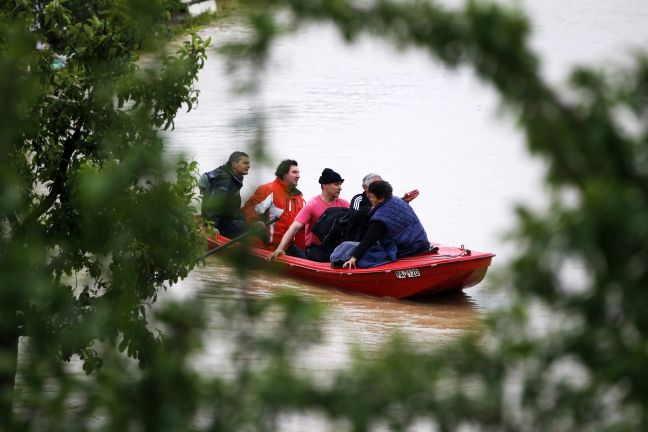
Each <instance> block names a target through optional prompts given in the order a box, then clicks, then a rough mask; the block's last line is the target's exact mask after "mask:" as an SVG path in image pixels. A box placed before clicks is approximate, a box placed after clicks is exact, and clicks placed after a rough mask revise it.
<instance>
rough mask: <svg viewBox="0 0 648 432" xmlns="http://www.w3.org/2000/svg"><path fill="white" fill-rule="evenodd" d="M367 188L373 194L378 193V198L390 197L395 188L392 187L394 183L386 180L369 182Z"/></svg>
mask: <svg viewBox="0 0 648 432" xmlns="http://www.w3.org/2000/svg"><path fill="white" fill-rule="evenodd" d="M367 190H368V191H369V192H371V193H372V194H374V195H376V198H378V199H383V198H384V199H389V198H391V197H392V195H393V193H394V189H392V185H390V184H389V182H386V181H385V180H378V181H375V182H372V183H369V186H368V187H367Z"/></svg>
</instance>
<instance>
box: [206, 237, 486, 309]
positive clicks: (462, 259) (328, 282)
mask: <svg viewBox="0 0 648 432" xmlns="http://www.w3.org/2000/svg"><path fill="white" fill-rule="evenodd" d="M227 241H228V239H227V238H225V237H222V236H221V237H219V238H218V240H217V241H214V239H210V248H211V247H214V246H216V245H218V244H222V243H225V242H227ZM435 246H437V247H438V251H437V252H436V253H427V254H422V255H417V256H415V257H408V258H402V259H399V260H398V261H395V262H392V263H389V264H384V265H381V266H377V267H373V268H368V269H342V268H332V267H331V265H330V263H318V262H314V261H309V260H305V259H301V258H295V257H290V256H286V255H283V256H281V257H279V258H278V259H277V260H276V261H273V262H271V263H268V264H269V265H271V267H272V268H273V269H274V270H277V271H279V272H280V273H282V274H286V275H288V276H290V277H293V278H297V279H300V280H303V281H307V282H310V283H315V284H319V285H322V286H325V287H332V288H337V289H341V290H344V291H350V292H356V293H361V294H367V295H372V296H378V297H391V298H396V299H402V298H408V297H413V296H426V295H430V294H435V293H438V292H441V291H449V290H460V289H463V288H469V287H472V286H475V285H477V284H478V283H479V282H481V281H482V280H483V279H484V277H485V275H486V272H487V270H488V267H489V266H490V264H491V262H492V259H493V257H494V255H493V254H491V253H484V252H474V251H469V250H467V249H463V248H453V247H448V246H442V245H435ZM270 253H271V251H269V250H266V249H263V248H260V247H254V246H250V247H249V254H250V255H252V256H254V257H257V258H259V259H260V260H265V259H266V258H267V257H268V256H269V255H270Z"/></svg>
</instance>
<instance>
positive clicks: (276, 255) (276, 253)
mask: <svg viewBox="0 0 648 432" xmlns="http://www.w3.org/2000/svg"><path fill="white" fill-rule="evenodd" d="M285 253H286V252H285V251H284V250H283V249H279V248H277V249H275V250H274V251H273V252H272V253H271V254H270V255H268V258H266V260H268V261H271V260H276V259H277V258H279V257H280V256H281V255H283V254H285Z"/></svg>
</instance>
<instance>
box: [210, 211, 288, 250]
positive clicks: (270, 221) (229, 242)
mask: <svg viewBox="0 0 648 432" xmlns="http://www.w3.org/2000/svg"><path fill="white" fill-rule="evenodd" d="M278 220H279V218H278V217H273V218H272V219H270V220H269V221H267V222H265V223H264V224H263V226H264V227H267V226H268V225H272V224H273V223H275V222H277V221H278ZM253 231H254V230H250V229H249V230H247V231H245V232H244V233H242V234H240V235H238V236H236V237H234V238H233V239H230V241H228V242H227V243H223V244H222V245H218V246H216V247H215V248H213V249H210V250H208V251H207V252H205V253H204V254H203V258H206V257H208V256H209V255H211V254H213V253H214V252H216V251H219V250H221V249H224V248H226V247H227V246H230V245H232V244H234V243H236V242H238V241H240V240H241V239H243V238H245V237H247V236H248V235H249V234H250V233H252V232H253Z"/></svg>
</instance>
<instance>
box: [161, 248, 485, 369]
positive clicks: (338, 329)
mask: <svg viewBox="0 0 648 432" xmlns="http://www.w3.org/2000/svg"><path fill="white" fill-rule="evenodd" d="M282 291H288V292H291V293H294V294H298V295H299V296H300V297H302V298H307V299H309V300H314V301H317V302H320V303H321V304H323V305H324V307H325V308H326V310H327V312H328V313H327V314H326V316H325V318H324V321H323V322H321V323H320V330H321V331H322V334H323V341H322V343H321V344H318V345H317V346H315V347H312V348H311V349H309V350H307V351H306V352H304V353H302V355H301V357H300V361H299V363H300V364H299V367H303V368H304V369H307V370H309V371H311V372H322V371H326V370H333V369H335V368H338V367H342V366H344V365H345V364H347V361H348V359H349V352H350V349H351V348H352V347H353V346H356V345H359V346H360V347H361V348H362V349H363V350H365V351H369V352H376V351H377V350H378V348H379V347H380V346H381V345H382V344H383V343H384V342H386V341H387V339H388V338H389V337H390V335H392V333H393V332H394V331H399V332H401V333H402V334H404V335H406V336H407V337H408V338H409V340H410V341H411V343H412V344H415V345H416V346H418V347H422V348H426V347H432V346H435V345H438V344H439V343H444V342H447V341H451V340H454V339H455V338H456V337H457V336H458V335H460V334H462V333H463V332H465V331H466V330H470V329H476V328H479V325H480V319H479V317H480V313H479V307H478V306H477V304H476V302H475V301H474V300H473V299H472V297H471V296H470V294H469V293H465V292H462V291H457V292H453V293H448V294H443V293H442V294H439V295H436V296H433V297H428V298H426V299H424V300H395V299H389V298H376V297H371V296H365V295H358V294H352V293H348V292H343V291H340V290H335V289H331V288H328V287H327V288H324V287H321V286H317V285H312V284H308V283H305V282H302V281H294V280H291V279H287V278H285V277H282V276H280V275H278V274H271V273H263V272H260V271H254V272H252V273H251V274H250V275H249V277H248V278H247V279H246V280H240V278H239V275H238V274H237V271H236V270H235V269H234V268H233V267H232V266H230V265H228V264H227V263H225V262H223V261H221V260H220V259H219V258H217V257H209V258H208V259H207V260H206V263H205V265H203V266H200V267H198V268H196V269H195V270H194V271H193V273H192V275H191V277H190V278H188V279H186V280H185V281H183V282H182V283H181V284H179V285H177V286H175V287H173V288H172V290H171V291H170V293H169V294H170V295H179V294H182V295H195V296H197V297H198V298H199V299H201V300H203V302H204V305H205V308H206V310H207V312H208V314H209V316H210V318H211V321H210V325H209V334H208V335H207V347H206V348H207V351H206V353H205V355H203V356H202V357H201V358H200V359H199V360H198V364H199V365H200V367H201V369H203V370H218V371H219V372H221V373H222V372H223V371H231V364H230V363H229V362H230V359H229V358H230V354H231V352H232V349H233V348H234V347H233V340H234V339H235V334H236V331H237V329H236V328H232V327H231V326H230V323H229V322H228V321H227V318H225V316H224V315H223V314H221V310H222V307H223V305H227V304H233V303H234V302H237V301H239V300H240V299H241V298H242V297H243V296H249V297H250V298H251V299H255V298H256V299H265V298H268V297H270V296H273V295H275V294H277V293H280V292H282ZM271 319H272V318H271ZM313 331H316V329H315V328H313Z"/></svg>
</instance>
